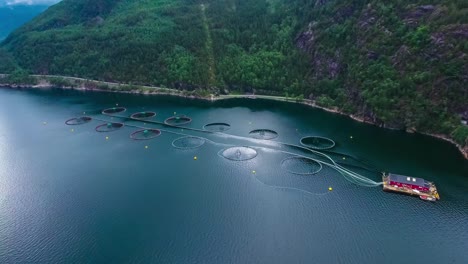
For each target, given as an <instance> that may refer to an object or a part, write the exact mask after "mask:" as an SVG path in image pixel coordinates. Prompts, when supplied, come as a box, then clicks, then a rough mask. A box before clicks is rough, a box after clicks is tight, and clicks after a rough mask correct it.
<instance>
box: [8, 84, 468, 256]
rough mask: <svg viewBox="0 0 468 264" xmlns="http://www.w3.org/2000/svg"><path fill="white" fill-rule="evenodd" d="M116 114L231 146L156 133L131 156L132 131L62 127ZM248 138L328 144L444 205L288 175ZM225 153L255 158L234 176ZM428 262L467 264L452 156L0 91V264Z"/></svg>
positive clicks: (331, 122)
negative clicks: (247, 151)
mask: <svg viewBox="0 0 468 264" xmlns="http://www.w3.org/2000/svg"><path fill="white" fill-rule="evenodd" d="M116 103H118V104H119V105H121V106H125V107H127V108H128V109H127V111H126V112H125V113H123V114H124V115H127V116H128V115H130V114H131V113H134V112H137V111H155V112H157V116H156V118H155V120H158V121H163V120H164V119H165V118H167V117H169V116H171V115H173V114H174V112H177V113H178V114H186V115H189V116H190V117H192V118H193V122H192V124H190V125H189V126H190V127H196V128H201V127H203V125H205V124H207V123H213V122H225V123H229V124H230V125H231V129H230V130H229V131H227V133H229V134H233V135H238V136H242V137H239V138H232V137H223V136H215V135H209V139H210V140H212V141H213V142H207V143H205V144H204V145H203V146H202V147H200V148H197V149H191V150H181V149H175V148H173V147H172V141H173V140H174V139H176V138H178V137H180V136H179V135H175V134H171V133H166V132H164V131H163V133H162V135H161V136H159V137H157V138H155V139H152V140H150V141H132V140H131V139H130V138H129V135H130V133H131V132H133V131H135V130H136V129H135V128H132V127H124V128H123V129H121V130H119V131H115V132H111V133H98V132H95V131H94V128H95V126H97V125H98V124H100V123H102V122H99V121H95V120H93V121H92V122H90V123H87V124H85V125H81V126H74V127H71V126H66V125H65V124H64V121H65V120H67V119H69V118H71V117H75V116H80V115H81V114H83V112H86V114H87V115H90V116H93V117H95V118H101V119H103V120H109V121H110V120H111V119H110V118H109V117H106V116H102V115H100V114H99V112H100V111H98V110H102V109H104V108H107V107H112V106H115V105H116ZM112 120H113V121H119V120H120V119H118V118H113V119H112ZM43 122H46V123H43ZM126 123H127V124H136V122H126ZM140 125H142V124H140ZM147 127H155V128H161V127H158V126H157V125H149V124H147ZM259 128H266V129H272V130H275V131H277V132H278V134H279V137H278V138H277V139H275V140H276V141H281V142H288V143H293V144H297V143H298V142H299V139H300V138H301V137H303V136H307V135H319V136H325V137H330V138H332V139H334V140H335V141H336V142H337V144H338V145H337V148H336V150H337V151H339V152H342V153H346V154H350V155H354V156H359V157H361V158H363V159H366V160H367V161H368V162H369V163H372V164H373V165H374V166H375V167H377V168H379V169H381V170H383V171H391V172H395V173H400V174H407V175H412V176H415V177H423V178H425V179H427V180H430V181H434V182H435V183H436V184H437V186H438V189H439V192H440V194H441V200H440V201H438V202H436V203H429V202H424V201H422V200H420V199H419V198H415V197H408V196H403V195H397V194H390V193H384V192H383V191H382V189H381V187H375V188H369V187H361V186H357V185H355V184H352V183H350V182H348V181H346V180H345V179H344V178H343V177H342V176H340V175H339V174H336V173H335V174H334V173H319V174H317V175H310V176H299V175H294V174H290V173H288V172H287V171H285V170H284V169H282V168H281V161H282V160H283V159H284V158H286V157H288V155H287V154H284V153H281V152H278V151H275V150H273V149H275V147H276V146H273V145H274V144H273V143H268V142H257V141H249V140H246V139H245V138H243V137H246V136H248V133H249V131H251V130H253V129H259ZM71 129H74V130H73V131H72V130H71ZM168 130H171V129H168ZM171 132H177V133H181V134H189V135H195V136H205V135H203V134H202V133H198V132H192V131H187V130H186V129H185V130H182V129H172V130H171ZM350 136H353V138H352V139H351V138H350ZM106 137H109V138H108V140H106ZM207 137H208V136H207ZM222 144H232V145H240V146H244V145H253V146H255V147H256V149H257V151H258V156H257V157H256V158H254V159H252V160H248V161H243V162H236V161H230V160H227V159H224V158H222V157H221V156H220V155H219V154H218V153H219V151H220V150H222V149H223V148H225V146H226V145H222ZM145 146H148V148H145ZM285 151H286V149H285ZM287 151H289V150H287ZM194 156H196V157H197V159H196V160H195V159H194ZM253 171H255V173H253ZM366 176H368V177H370V178H371V179H372V180H375V181H380V180H381V179H379V177H378V175H375V174H368V175H366ZM329 186H331V187H333V191H332V192H328V191H327V189H328V187H329ZM282 187H288V188H282ZM424 262H426V263H427V262H431V263H467V262H468V163H467V161H465V160H464V159H463V158H462V156H461V154H460V153H458V151H457V150H456V148H455V147H454V146H452V145H450V144H449V143H446V142H443V141H441V140H437V139H434V138H430V137H427V136H422V135H415V134H406V133H403V132H400V131H391V130H384V129H379V128H377V127H374V126H370V125H365V124H360V123H357V122H354V121H352V120H350V119H348V118H346V117H342V116H338V115H333V114H330V113H326V112H323V111H321V110H317V109H311V108H308V107H305V106H301V105H294V104H286V103H279V102H269V101H262V100H231V101H221V102H216V103H208V102H201V101H194V100H187V99H181V98H174V97H165V96H157V97H156V96H141V95H140V96H139V95H124V94H112V93H89V92H88V93H85V92H78V91H64V90H10V89H0V263H424Z"/></svg>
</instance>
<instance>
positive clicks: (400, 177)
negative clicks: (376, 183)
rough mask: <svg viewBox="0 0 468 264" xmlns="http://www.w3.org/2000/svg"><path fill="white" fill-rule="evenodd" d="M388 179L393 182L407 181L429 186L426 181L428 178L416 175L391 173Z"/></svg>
mask: <svg viewBox="0 0 468 264" xmlns="http://www.w3.org/2000/svg"><path fill="white" fill-rule="evenodd" d="M388 179H389V181H393V182H400V183H407V184H412V185H417V186H421V187H429V186H428V184H427V183H426V180H424V179H422V178H415V177H410V176H405V175H398V174H392V173H390V174H389V175H388Z"/></svg>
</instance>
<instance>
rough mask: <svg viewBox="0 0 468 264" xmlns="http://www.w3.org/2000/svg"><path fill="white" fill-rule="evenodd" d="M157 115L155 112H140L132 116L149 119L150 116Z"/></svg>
mask: <svg viewBox="0 0 468 264" xmlns="http://www.w3.org/2000/svg"><path fill="white" fill-rule="evenodd" d="M154 116H156V113H155V112H138V113H134V114H132V115H131V116H130V117H131V118H133V119H142V120H144V119H149V118H152V117H154Z"/></svg>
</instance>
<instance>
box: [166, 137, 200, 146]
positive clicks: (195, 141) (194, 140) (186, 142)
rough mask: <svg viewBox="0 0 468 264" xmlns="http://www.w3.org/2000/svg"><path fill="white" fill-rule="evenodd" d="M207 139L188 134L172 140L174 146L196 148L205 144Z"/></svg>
mask: <svg viewBox="0 0 468 264" xmlns="http://www.w3.org/2000/svg"><path fill="white" fill-rule="evenodd" d="M205 142H206V140H205V139H204V138H200V137H193V136H186V137H181V138H177V139H175V140H174V141H172V146H173V147H174V148H178V149H194V148H199V147H201V146H203V144H205Z"/></svg>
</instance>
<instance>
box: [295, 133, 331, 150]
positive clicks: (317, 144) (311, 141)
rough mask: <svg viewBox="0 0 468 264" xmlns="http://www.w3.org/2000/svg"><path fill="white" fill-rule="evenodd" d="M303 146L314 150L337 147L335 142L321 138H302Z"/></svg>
mask: <svg viewBox="0 0 468 264" xmlns="http://www.w3.org/2000/svg"><path fill="white" fill-rule="evenodd" d="M301 145H302V146H304V147H308V148H312V149H331V148H333V147H334V146H335V141H333V140H331V139H329V138H326V137H319V136H310V137H303V138H301Z"/></svg>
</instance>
